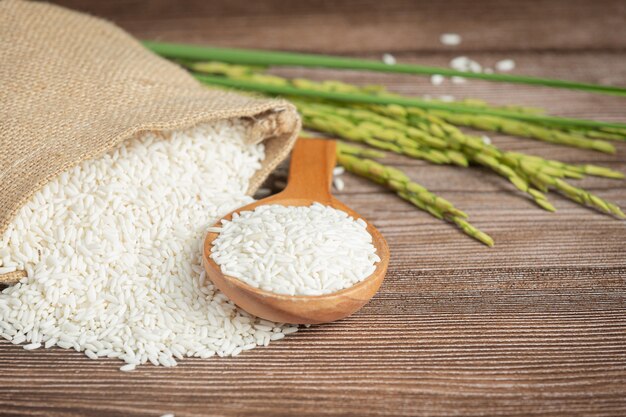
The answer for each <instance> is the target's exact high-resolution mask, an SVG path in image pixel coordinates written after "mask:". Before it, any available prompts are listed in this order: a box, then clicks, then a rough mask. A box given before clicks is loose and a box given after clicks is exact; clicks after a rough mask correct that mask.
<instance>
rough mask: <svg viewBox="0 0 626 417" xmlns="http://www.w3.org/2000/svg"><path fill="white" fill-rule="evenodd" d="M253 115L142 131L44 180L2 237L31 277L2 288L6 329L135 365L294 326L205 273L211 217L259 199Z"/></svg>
mask: <svg viewBox="0 0 626 417" xmlns="http://www.w3.org/2000/svg"><path fill="white" fill-rule="evenodd" d="M248 128H249V126H248V125H247V124H245V123H244V122H230V121H222V122H217V123H213V124H210V125H208V124H207V125H202V126H198V127H196V128H194V129H190V130H188V131H177V132H171V133H167V134H161V135H158V134H154V133H145V134H142V135H141V136H140V137H137V138H136V139H133V140H131V141H129V142H127V143H126V144H124V145H122V146H120V147H119V148H117V149H115V150H113V151H111V152H109V153H108V154H107V155H105V156H104V157H102V158H99V159H96V160H89V161H85V162H83V163H81V164H80V165H79V166H77V167H75V168H73V169H71V170H70V171H68V172H65V173H63V174H62V175H60V176H59V177H58V178H56V179H55V180H53V181H52V182H50V183H48V184H47V185H46V186H45V187H44V188H43V189H42V190H40V191H39V192H38V193H37V194H36V195H35V196H34V197H33V198H32V199H31V201H30V202H29V203H28V204H27V205H25V206H24V207H23V208H22V209H21V211H20V212H19V214H18V215H17V216H16V218H15V219H14V221H13V222H12V224H11V225H10V226H9V228H8V230H7V231H6V232H5V234H4V235H3V236H2V240H1V241H0V267H2V268H3V270H4V271H7V272H9V271H11V270H13V269H15V268H17V269H24V270H26V271H27V277H26V278H24V279H22V281H21V282H20V283H19V284H17V285H15V286H13V287H8V288H6V289H5V290H4V291H3V292H2V294H0V335H1V336H2V337H4V338H5V339H7V340H10V341H12V342H13V343H14V344H20V343H26V346H25V347H26V348H27V349H36V348H39V347H42V346H43V347H52V346H59V347H61V348H65V349H75V350H77V351H81V352H84V353H85V354H86V355H87V356H88V357H90V358H92V359H95V358H98V357H110V358H119V359H121V360H123V361H125V362H127V363H128V365H125V366H124V367H122V368H123V370H132V369H134V365H139V364H143V363H146V362H148V361H149V362H152V363H153V364H155V365H164V366H174V365H176V360H177V359H182V358H183V357H201V358H208V357H210V356H213V355H215V354H217V355H219V356H228V355H233V356H234V355H237V354H239V353H240V352H241V351H242V350H248V349H252V348H254V347H255V346H259V345H267V344H268V343H269V342H270V341H271V340H278V339H281V338H283V337H284V335H285V334H286V333H292V332H294V331H296V329H297V328H296V327H286V326H280V325H277V324H275V323H270V322H267V321H264V320H260V319H257V318H254V317H251V316H250V315H248V314H247V313H245V312H243V311H241V310H239V309H238V308H237V307H236V306H235V305H234V304H232V303H231V302H230V301H228V299H227V298H226V297H225V296H224V295H223V294H221V293H220V292H218V291H217V290H216V289H215V288H214V287H213V285H212V284H211V283H210V282H209V281H208V280H206V279H205V273H204V271H203V268H202V265H201V245H202V241H203V237H204V234H205V233H206V230H207V228H208V226H209V225H211V224H213V223H215V221H216V220H217V219H218V218H220V217H221V216H223V215H224V214H226V213H228V212H229V211H232V210H234V209H235V208H237V207H240V206H242V205H244V204H248V203H250V202H251V201H252V199H251V198H250V197H248V196H246V195H245V192H246V190H247V188H248V181H249V179H250V177H251V176H252V175H253V174H254V172H255V171H256V170H258V169H259V168H260V166H261V161H262V160H263V158H264V150H263V146H262V145H246V144H245V137H246V136H247V129H248Z"/></svg>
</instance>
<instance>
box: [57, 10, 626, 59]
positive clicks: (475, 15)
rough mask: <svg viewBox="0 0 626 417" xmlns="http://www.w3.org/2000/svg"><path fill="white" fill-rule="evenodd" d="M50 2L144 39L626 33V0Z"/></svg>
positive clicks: (367, 44) (371, 46)
mask: <svg viewBox="0 0 626 417" xmlns="http://www.w3.org/2000/svg"><path fill="white" fill-rule="evenodd" d="M55 3H59V4H64V5H67V6H69V7H72V8H76V9H79V10H83V11H86V12H90V13H93V14H96V15H99V16H104V17H108V18H110V19H113V20H114V21H115V22H117V23H118V24H119V25H120V26H122V27H123V28H125V29H127V30H128V31H130V32H131V33H133V34H134V35H136V36H138V37H142V38H150V39H162V40H168V41H172V42H174V41H187V42H205V43H206V42H210V43H212V44H214V45H228V46H241V47H263V48H266V49H289V50H303V51H324V52H335V53H362V52H369V51H378V52H397V51H424V50H441V49H445V47H443V46H442V45H441V44H440V43H439V36H440V34H441V33H445V32H457V33H461V34H463V36H464V42H463V49H467V50H472V51H474V50H486V49H488V50H497V51H505V52H507V53H508V52H510V51H511V50H518V49H519V50H537V49H560V50H563V49H566V50H580V49H592V50H598V49H617V50H623V49H624V47H625V42H626V27H625V25H624V21H625V20H626V5H625V4H624V2H622V1H619V0H610V1H606V0H605V1H586V0H575V1H563V0H540V1H528V2H518V1H514V0H505V1H500V0H488V1H480V2H470V1H465V0H448V1H446V2H436V1H435V2H433V1H425V0H421V1H406V0H391V1H385V2H380V1H377V0H347V1H329V0H314V1H304V2H289V3H287V2H284V1H280V0H266V1H254V2H250V1H245V0H231V1H220V2H215V1H184V2H172V1H168V0H151V1H148V2H145V1H137V0H134V1H126V0H109V1H99V2H98V1H84V0H61V1H58V2H55ZM531 25H532V26H531ZM331 34H332V35H331ZM448 48H449V47H448Z"/></svg>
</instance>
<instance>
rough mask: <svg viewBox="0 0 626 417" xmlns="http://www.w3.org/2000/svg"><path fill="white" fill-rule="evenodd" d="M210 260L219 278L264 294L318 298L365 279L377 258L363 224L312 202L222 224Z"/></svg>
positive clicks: (274, 207) (242, 214) (261, 208)
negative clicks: (240, 283)
mask: <svg viewBox="0 0 626 417" xmlns="http://www.w3.org/2000/svg"><path fill="white" fill-rule="evenodd" d="M221 223H222V227H221V228H211V229H209V230H211V231H213V232H219V235H218V237H217V238H216V239H215V240H214V241H213V247H212V248H211V250H212V253H211V258H212V259H213V260H214V261H215V262H216V263H217V264H218V265H220V269H221V270H222V272H223V273H224V274H225V275H229V276H231V277H234V278H237V279H239V280H241V281H243V282H245V283H247V284H248V285H251V286H253V287H255V288H260V289H262V290H265V291H269V292H273V293H277V294H287V295H322V294H329V293H333V292H337V291H340V290H342V289H344V288H348V287H351V286H353V285H356V284H358V283H359V282H361V281H363V280H365V279H366V278H367V277H369V276H370V275H372V273H374V271H375V270H376V263H377V262H380V257H379V256H378V255H377V254H376V247H375V246H374V245H373V243H372V240H373V239H372V235H371V234H370V233H369V232H368V231H367V223H365V221H364V220H363V219H354V218H353V217H351V216H349V215H348V214H347V213H346V212H344V211H341V210H337V209H335V208H333V207H329V206H325V205H322V204H320V203H314V204H312V205H311V206H308V207H306V206H303V207H295V206H282V205H278V204H270V205H262V206H258V207H257V208H255V209H254V210H251V211H242V212H240V213H234V214H233V218H232V220H230V221H228V220H222V221H221Z"/></svg>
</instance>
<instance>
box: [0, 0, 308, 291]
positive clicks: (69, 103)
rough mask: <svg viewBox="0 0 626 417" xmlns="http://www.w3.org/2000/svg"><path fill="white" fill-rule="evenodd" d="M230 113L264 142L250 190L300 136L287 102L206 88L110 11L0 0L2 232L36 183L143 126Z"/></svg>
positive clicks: (174, 125) (176, 124)
mask: <svg viewBox="0 0 626 417" xmlns="http://www.w3.org/2000/svg"><path fill="white" fill-rule="evenodd" d="M227 118H228V119H230V118H248V119H251V120H253V121H254V123H255V128H254V129H253V133H252V136H253V137H250V138H249V140H250V141H252V142H260V141H264V142H265V145H266V159H265V161H264V163H263V168H262V169H261V170H260V171H258V172H257V173H256V174H255V176H254V177H253V178H252V181H251V184H250V190H249V192H253V191H254V190H256V188H257V187H258V186H259V185H260V184H261V182H262V181H263V180H264V179H265V177H266V176H267V175H268V174H269V172H270V171H271V170H272V169H273V168H274V167H275V166H276V165H277V164H278V163H279V162H280V161H281V160H282V159H283V158H284V157H285V156H286V155H287V153H288V152H289V150H290V148H291V146H292V145H293V142H294V141H295V138H296V135H297V133H298V131H299V129H300V120H299V118H298V115H297V112H296V110H295V108H294V107H293V106H292V105H291V104H289V103H288V102H285V101H280V100H265V99H255V98H251V97H247V96H244V95H238V94H234V93H227V92H223V91H219V90H210V89H207V88H206V87H203V86H201V85H200V84H199V83H198V82H197V81H196V80H195V79H194V78H193V77H191V76H190V75H189V74H187V73H186V72H185V71H184V70H183V69H181V68H179V67H177V66H176V65H174V64H172V63H170V62H168V61H166V60H164V59H162V58H159V57H157V56H156V55H154V54H152V53H151V52H149V51H148V50H146V49H145V48H143V47H142V45H141V44H140V43H139V42H138V41H137V40H135V39H133V38H132V37H131V36H129V35H128V34H126V33H125V32H124V31H122V30H121V29H119V28H117V27H116V26H115V25H113V24H111V23H109V22H106V21H104V20H101V19H98V18H94V17H91V16H87V15H84V14H81V13H76V12H72V11H69V10H67V9H64V8H61V7H58V6H54V5H50V4H45V3H34V2H33V3H31V2H23V1H15V0H4V1H0V235H2V233H4V231H5V230H6V228H7V226H8V225H9V223H10V221H11V220H12V218H13V217H14V216H15V214H16V213H17V211H18V210H19V208H20V207H21V206H22V205H23V204H25V203H26V202H27V201H28V199H29V198H30V197H31V196H32V195H33V194H34V193H35V192H36V191H37V190H39V189H40V188H41V187H42V186H43V185H44V184H46V183H47V182H48V181H50V179H52V178H54V177H55V176H56V175H58V174H60V173H61V172H63V171H65V170H67V169H69V168H71V167H73V166H75V165H77V164H78V163H79V162H81V161H83V160H86V159H90V158H94V157H98V156H100V155H102V154H104V153H106V152H107V151H108V150H110V149H111V148H113V147H115V145H117V144H119V143H120V142H122V141H124V140H127V139H129V138H131V137H132V136H133V135H135V134H137V133H140V132H144V131H150V130H158V131H162V130H171V129H179V128H186V127H190V126H193V125H195V124H198V123H202V122H209V121H212V120H218V119H227ZM22 274H23V273H21V272H18V273H12V274H5V275H3V276H2V275H0V282H2V281H5V282H10V281H13V280H15V279H16V278H18V277H21V276H22Z"/></svg>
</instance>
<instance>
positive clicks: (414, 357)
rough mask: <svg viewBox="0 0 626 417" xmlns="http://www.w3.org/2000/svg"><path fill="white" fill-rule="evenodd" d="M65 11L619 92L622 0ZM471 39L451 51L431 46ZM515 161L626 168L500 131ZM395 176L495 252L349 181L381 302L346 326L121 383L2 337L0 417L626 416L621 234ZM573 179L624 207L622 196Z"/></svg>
mask: <svg viewBox="0 0 626 417" xmlns="http://www.w3.org/2000/svg"><path fill="white" fill-rule="evenodd" d="M62 3H64V4H65V5H68V6H70V7H73V8H77V9H80V10H84V11H88V12H91V13H93V14H95V15H99V16H103V17H106V18H108V19H111V20H113V21H115V22H117V23H118V24H119V25H120V26H122V27H123V28H125V29H127V30H129V31H130V32H132V33H133V34H134V35H136V36H138V37H140V38H150V39H160V40H167V41H181V42H183V41H184V42H196V43H206V44H214V45H229V46H240V47H263V48H275V49H289V50H302V51H315V52H327V53H337V54H345V55H354V56H363V57H371V58H379V57H380V56H381V55H382V54H383V53H386V52H388V53H393V54H394V55H395V57H396V58H397V59H398V60H399V61H400V62H416V63H423V64H431V65H444V66H445V65H447V63H448V61H449V60H450V59H451V58H453V57H455V56H458V55H461V54H467V55H469V56H470V57H471V58H473V59H476V60H478V61H479V62H481V63H484V64H485V65H493V63H494V62H495V61H496V60H499V59H502V58H513V59H515V61H516V63H517V68H516V69H515V72H516V73H520V74H528V75H542V76H549V77H554V78H569V79H574V80H581V81H588V82H601V83H607V84H616V85H626V24H625V22H626V3H624V2H620V1H593V2H590V1H584V0H581V1H567V0H562V1H534V2H516V1H510V2H508V1H507V2H504V1H496V0H493V1H474V2H469V1H468V2H463V1H446V2H432V1H431V2H409V1H389V0H388V1H384V2H379V1H376V0H363V1H356V0H353V1H344V2H339V1H337V2H325V1H308V2H299V4H296V2H284V1H279V0H270V1H257V2H246V1H243V0H237V1H222V2H211V1H200V0H197V1H184V2H183V1H180V2H174V1H172V2H169V1H165V0H154V1H151V2H139V1H122V0H109V1H80V0H64V1H62ZM444 32H458V33H460V34H462V35H463V43H462V45H461V46H459V47H445V46H443V45H441V44H440V43H439V41H438V38H439V35H440V34H441V33H444ZM281 72H282V73H285V74H289V75H306V76H309V77H314V78H320V79H321V78H338V79H345V80H351V81H354V82H359V83H362V82H378V83H384V84H387V85H388V86H389V87H390V88H392V89H393V90H395V91H399V92H402V93H406V94H431V95H440V94H452V95H454V96H456V97H464V96H468V97H477V98H482V99H486V100H488V101H491V102H494V103H518V104H527V105H539V106H542V107H545V108H547V109H549V110H550V111H551V112H553V113H555V114H559V115H567V116H579V117H588V118H594V117H597V118H603V119H607V120H622V121H624V120H626V110H625V106H626V101H624V99H620V98H615V97H609V96H600V95H589V94H584V93H575V92H567V91H559V90H552V89H542V88H532V87H524V86H510V85H506V84H489V83H485V82H479V81H470V82H468V83H466V84H461V85H456V84H451V83H449V82H446V83H445V84H444V85H442V86H433V85H431V84H430V83H429V81H428V80H427V79H424V78H419V77H411V76H391V75H380V74H364V73H355V72H346V73H341V72H331V71H313V70H307V71H305V70H290V71H281ZM492 137H493V139H494V142H495V143H496V144H497V145H499V146H501V147H502V148H505V149H510V150H520V151H524V152H528V153H534V154H538V155H542V156H546V157H555V158H559V159H561V160H564V161H569V162H577V163H585V162H592V163H602V164H604V165H606V166H609V167H612V168H615V169H621V170H622V171H626V143H622V144H619V145H618V154H617V155H603V154H598V153H593V152H589V151H581V150H573V149H569V148H564V147H559V146H553V145H548V144H544V143H540V142H537V141H533V140H528V139H518V138H511V137H506V136H501V135H492ZM389 161H390V162H392V163H393V164H395V165H396V166H399V167H402V168H403V169H405V170H407V171H408V172H409V174H410V175H411V177H412V178H413V179H415V180H417V181H419V182H421V183H422V184H424V185H425V186H427V187H429V188H430V189H432V190H433V191H434V192H436V193H439V194H440V195H441V196H443V197H445V198H448V199H449V200H451V201H453V202H454V203H456V205H457V206H458V207H460V208H462V209H464V210H465V211H467V212H468V213H469V214H470V215H471V218H472V221H473V223H474V224H476V225H477V226H478V227H480V228H481V229H483V230H485V231H486V232H488V233H489V234H491V235H492V236H493V237H494V238H495V240H496V242H497V246H496V247H495V248H494V249H488V248H486V247H484V246H482V245H480V244H479V243H477V242H475V241H473V240H471V239H469V238H467V237H466V236H464V235H463V234H461V233H460V232H459V231H457V230H456V229H455V228H454V227H452V226H451V225H449V224H446V223H443V222H441V221H438V220H436V219H434V218H432V217H430V216H429V215H427V214H425V213H423V212H420V211H418V210H416V209H415V208H414V207H412V206H410V205H408V204H405V203H404V202H402V201H400V200H399V199H398V198H396V197H395V196H394V195H392V194H390V193H388V192H386V191H384V190H382V189H380V188H379V187H377V186H375V185H372V184H370V183H368V182H366V181H363V180H361V179H358V178H355V177H352V176H348V177H347V178H346V183H347V184H346V190H345V192H343V193H341V194H340V198H341V199H342V200H344V201H345V202H346V203H347V204H348V205H350V206H352V207H354V208H355V209H356V210H357V211H359V212H360V213H362V214H363V215H364V216H366V217H367V218H368V219H371V220H372V221H373V222H374V223H375V224H376V225H377V226H378V227H379V228H380V230H381V231H382V232H383V233H384V234H385V236H386V237H387V239H388V241H389V244H390V247H391V250H392V254H393V258H392V261H391V266H390V269H389V274H388V276H387V279H386V281H385V283H384V284H383V287H382V289H381V290H380V293H379V294H378V295H377V296H376V297H375V298H374V299H373V300H372V302H370V303H369V304H368V305H367V306H366V307H365V308H364V309H363V310H362V311H360V312H359V313H358V314H356V315H354V316H353V317H351V318H349V319H347V320H343V321H341V322H338V323H333V324H329V325H325V326H313V327H310V328H308V329H303V330H302V331H301V332H298V333H297V334H295V335H292V336H289V337H288V338H287V339H286V340H283V341H280V342H277V343H273V344H272V345H271V346H270V347H268V348H261V349H256V350H253V351H251V352H248V353H245V354H243V355H241V356H239V357H237V358H232V359H212V360H186V361H183V363H182V364H181V365H180V366H178V367H177V368H175V369H165V368H156V367H153V366H144V367H141V368H140V369H139V370H138V371H136V372H133V373H130V374H128V373H121V372H119V371H118V368H119V363H118V362H115V361H91V360H89V359H87V358H86V357H84V356H83V355H82V354H78V353H71V352H68V351H63V350H61V349H52V350H44V349H41V350H38V351H36V352H26V351H24V350H23V349H20V348H18V347H15V346H13V345H11V344H9V343H7V342H5V341H1V342H0V415H3V416H4V415H31V416H79V415H81V416H82V415H88V416H159V415H161V414H164V413H166V412H168V413H175V415H176V416H177V417H182V416H274V415H276V416H291V415H295V416H330V415H333V416H388V415H389V416H392V415H393V416H396V415H397V416H409V415H462V416H469V415H485V416H496V415H498V416H500V415H507V416H512V415H566V416H573V415H581V416H591V415H598V416H599V415H603V416H604V415H606V416H609V415H611V416H616V415H625V414H626V300H625V297H626V222H623V221H622V222H620V221H617V220H615V219H612V218H610V217H608V216H604V215H601V214H599V213H596V212H593V211H592V210H589V209H586V208H583V207H580V206H577V205H576V204H573V203H571V202H569V201H568V200H566V199H564V198H561V197H559V196H558V195H553V197H552V200H553V202H554V204H555V205H556V206H557V208H558V212H557V213H555V214H550V213H547V212H544V211H541V210H539V209H538V208H537V207H535V206H534V205H533V204H532V203H531V202H530V201H529V200H528V199H526V198H524V196H522V195H520V194H519V193H517V192H515V191H514V190H513V189H512V187H511V186H509V185H508V184H507V183H506V182H505V181H504V180H502V179H501V178H499V177H496V176H494V175H493V174H491V173H489V172H486V171H484V170H481V169H478V168H472V169H467V170H466V169H460V168H453V167H440V166H432V165H429V164H427V163H424V162H419V161H414V160H409V159H406V158H402V157H390V158H389ZM582 184H583V185H584V186H585V187H588V188H589V189H590V190H592V191H593V192H595V193H597V194H598V195H600V196H602V197H604V198H607V199H610V200H612V201H615V202H617V203H619V204H620V205H621V206H622V207H626V182H625V181H612V180H601V179H588V180H584V181H583V182H582Z"/></svg>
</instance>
